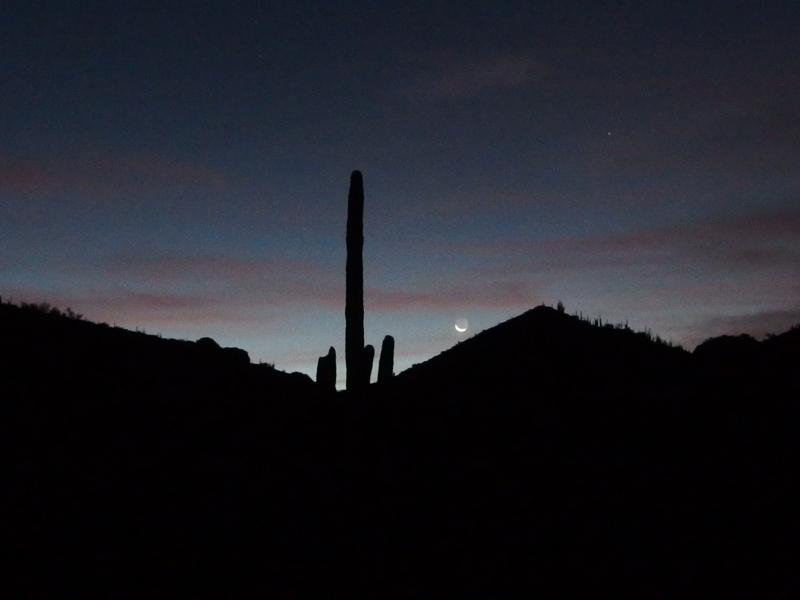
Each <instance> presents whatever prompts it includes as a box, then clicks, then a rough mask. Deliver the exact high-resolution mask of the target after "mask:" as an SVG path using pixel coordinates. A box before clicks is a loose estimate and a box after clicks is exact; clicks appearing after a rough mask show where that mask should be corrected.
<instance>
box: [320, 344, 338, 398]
mask: <svg viewBox="0 0 800 600" xmlns="http://www.w3.org/2000/svg"><path fill="white" fill-rule="evenodd" d="M317 383H318V384H319V385H320V386H322V387H323V388H325V389H326V390H328V391H333V390H335V389H336V349H335V348H334V347H333V346H331V347H330V349H329V350H328V354H327V355H326V356H320V357H319V360H317Z"/></svg>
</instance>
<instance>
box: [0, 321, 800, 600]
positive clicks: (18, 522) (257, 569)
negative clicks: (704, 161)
mask: <svg viewBox="0 0 800 600" xmlns="http://www.w3.org/2000/svg"><path fill="white" fill-rule="evenodd" d="M798 331H799V330H797V329H795V330H792V331H790V332H787V333H785V334H782V335H779V336H775V337H773V338H771V339H768V340H766V341H764V342H757V341H755V340H752V339H747V338H731V339H728V338H718V339H716V340H711V341H709V342H707V343H705V344H703V345H701V346H700V347H699V348H698V349H697V350H696V351H695V352H694V353H691V354H690V353H688V352H686V351H684V350H682V349H680V348H674V347H670V346H669V345H667V344H663V343H660V342H658V341H657V340H654V339H652V338H651V336H648V335H645V334H641V333H635V332H632V331H630V330H628V329H626V328H615V327H610V326H599V325H595V324H591V323H588V322H585V321H582V320H580V319H578V318H575V317H572V316H569V315H565V314H563V313H560V312H558V311H555V310H553V309H549V308H546V307H538V308H536V309H533V310H531V311H528V312H526V313H524V314H522V315H520V316H519V317H516V318H514V319H511V320H509V321H506V322H505V323H502V324H500V325H498V326H496V327H493V328H491V329H489V330H487V331H485V332H482V333H480V334H478V335H476V336H474V337H473V338H471V339H469V340H466V341H464V342H463V343H461V344H459V345H457V346H455V347H454V348H452V349H450V350H448V351H446V352H443V353H442V354H440V355H439V356H436V357H434V358H432V359H431V360H429V361H427V362H425V363H423V364H421V365H417V366H415V367H414V368H412V369H410V370H408V371H406V372H404V373H401V374H400V375H398V376H397V377H396V378H394V379H393V380H390V381H389V382H388V383H384V384H380V385H373V386H370V388H369V389H368V390H367V391H366V392H365V394H363V395H353V394H350V395H348V394H347V393H338V394H334V393H326V392H324V391H322V390H320V389H318V388H317V386H316V385H315V384H313V383H312V382H310V381H309V380H308V378H306V377H304V376H300V375H289V374H285V373H281V372H279V371H276V370H274V369H272V368H271V367H269V366H266V365H251V364H250V363H249V360H248V359H247V357H246V355H245V354H244V353H243V352H242V351H240V350H236V349H222V348H219V347H218V346H216V344H215V343H213V342H212V341H210V340H201V341H200V342H196V343H195V342H184V341H177V340H163V339H160V338H158V337H155V336H147V335H144V334H141V333H136V332H129V331H124V330H120V329H116V328H111V327H106V326H102V325H97V324H92V323H87V322H83V321H79V320H75V319H69V318H65V317H63V316H57V315H52V314H42V313H41V312H37V311H34V310H30V309H29V310H23V309H20V308H17V307H13V306H8V305H2V306H0V340H1V349H0V352H1V353H2V355H1V356H0V360H1V361H2V362H0V364H1V365H2V424H1V426H2V444H3V454H4V456H6V457H8V458H9V459H10V460H9V464H10V465H11V469H10V471H9V475H8V477H7V478H6V480H5V481H4V487H3V490H4V491H3V496H2V502H3V506H2V508H3V514H4V515H7V518H6V519H5V520H4V525H3V527H4V529H5V530H4V531H3V532H2V533H3V534H4V535H3V537H4V540H7V541H6V545H7V547H8V548H11V549H13V559H14V561H15V562H14V564H15V565H18V566H19V567H20V568H19V569H17V570H15V572H16V573H17V575H23V574H25V573H28V575H24V577H25V578H26V579H25V581H27V584H28V588H27V589H28V590H29V592H30V595H29V597H41V596H42V595H43V594H44V592H45V590H47V591H49V592H50V595H51V596H52V594H53V592H54V591H55V590H63V589H67V588H69V589H77V588H76V586H81V585H86V583H87V582H91V583H92V586H93V587H96V586H100V587H101V588H102V589H103V590H104V591H105V593H106V595H109V596H113V597H120V596H125V595H131V596H139V595H140V593H141V592H139V593H136V590H135V588H136V587H140V588H142V589H144V590H145V591H149V592H152V591H153V590H155V589H159V590H166V589H173V590H177V591H178V593H181V594H182V595H186V594H187V593H192V594H198V593H203V592H206V593H215V592H216V595H219V594H226V595H229V596H230V595H234V596H236V595H243V594H245V593H248V594H250V593H253V592H257V593H264V594H268V595H269V596H270V597H287V598H289V597H291V598H294V597H309V596H314V597H338V596H339V595H340V594H339V593H338V592H339V591H341V590H350V591H352V592H353V593H355V594H357V595H358V594H361V595H363V594H367V595H369V596H373V597H382V598H391V597H403V598H420V597H431V596H441V595H445V596H448V597H530V596H531V594H535V593H536V592H540V593H542V594H545V595H548V596H553V595H554V596H555V597H570V596H572V595H574V594H576V593H584V594H585V593H586V592H592V593H596V592H597V591H602V590H609V591H610V590H614V591H615V592H619V591H628V592H631V591H632V592H635V593H637V594H640V595H645V596H656V597H674V596H677V595H682V596H686V595H699V594H700V593H702V592H698V590H704V591H706V592H707V593H708V594H711V595H721V594H724V593H727V594H729V595H734V596H740V597H741V596H744V597H763V598H769V597H776V598H778V597H792V596H793V594H792V592H794V591H796V590H797V588H796V587H795V585H796V583H797V581H796V578H795V575H796V562H795V560H794V559H795V557H796V553H795V552H794V550H792V549H795V550H796V549H797V545H796V543H797V542H796V540H797V539H798V533H800V528H798V523H797V520H796V518H795V513H796V506H797V503H798V500H800V498H798V496H797V495H796V493H795V492H794V487H795V486H796V485H797V484H798V483H800V482H798V481H797V479H798V473H800V460H799V459H798V452H799V451H800V444H798V441H797V440H798V438H797V435H796V431H797V428H798V410H797V407H796V405H797V397H798V393H797V392H798V391H800V390H798V382H797V377H796V364H797V363H798V358H800V345H799V344H798V335H797V333H798ZM787 549H788V550H787ZM43 573H46V577H43V576H41V574H43ZM37 574H40V575H37ZM162 584H164V585H171V586H174V587H172V588H165V587H162ZM553 590H555V593H554V592H553Z"/></svg>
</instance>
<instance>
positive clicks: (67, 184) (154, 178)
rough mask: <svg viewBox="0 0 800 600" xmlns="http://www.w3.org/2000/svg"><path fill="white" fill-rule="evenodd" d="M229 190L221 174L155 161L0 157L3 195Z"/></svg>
mask: <svg viewBox="0 0 800 600" xmlns="http://www.w3.org/2000/svg"><path fill="white" fill-rule="evenodd" d="M227 185H228V180H227V177H226V176H225V175H223V174H222V173H221V172H219V171H217V170H215V169H212V168H210V167H207V166H205V165H199V164H194V163H190V162H186V161H181V160H176V159H172V158H168V157H165V156H157V155H123V156H107V155H103V154H101V153H92V154H85V155H78V156H73V157H69V158H59V159H48V158H27V159H21V158H10V157H0V191H9V192H15V193H24V194H52V193H59V192H76V193H81V194H88V195H91V196H96V195H103V196H107V195H110V196H118V195H119V194H121V193H125V192H129V191H131V190H137V191H140V190H142V189H163V188H170V187H199V188H204V189H210V190H214V191H219V190H222V189H224V188H225V187H226V186H227Z"/></svg>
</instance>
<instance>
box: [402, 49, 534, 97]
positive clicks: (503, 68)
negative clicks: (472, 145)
mask: <svg viewBox="0 0 800 600" xmlns="http://www.w3.org/2000/svg"><path fill="white" fill-rule="evenodd" d="M425 70H426V71H427V73H426V74H425V75H423V76H422V77H421V78H420V79H419V81H418V82H417V84H416V85H415V86H414V88H413V92H414V94H415V95H419V94H422V95H426V96H432V97H435V98H459V97H468V96H473V95H475V94H478V93H481V92H484V91H486V90H492V89H504V88H515V87H519V86H522V85H525V84H527V83H530V82H531V81H534V80H536V79H539V78H540V77H542V74H543V68H542V66H541V65H540V64H539V63H537V62H536V61H534V60H533V58H532V57H531V56H530V55H528V54H522V53H518V54H513V53H509V54H495V55H490V56H480V57H473V58H465V57H460V56H459V57H453V56H447V57H441V56H440V57H437V58H435V59H434V60H432V61H430V62H429V63H428V64H427V65H426V69H425Z"/></svg>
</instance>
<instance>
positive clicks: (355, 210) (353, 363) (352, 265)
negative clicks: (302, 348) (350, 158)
mask: <svg viewBox="0 0 800 600" xmlns="http://www.w3.org/2000/svg"><path fill="white" fill-rule="evenodd" d="M363 251H364V181H363V179H362V177H361V172H360V171H353V173H352V174H351V175H350V191H349V193H348V195H347V266H346V278H347V281H346V288H347V289H346V298H345V309H344V315H345V345H344V353H345V366H346V368H347V389H348V390H350V391H356V390H359V389H362V388H364V387H366V385H367V384H368V383H369V379H367V378H365V377H364V375H365V373H364V371H365V366H366V365H365V364H364V261H363V256H362V254H363Z"/></svg>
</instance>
